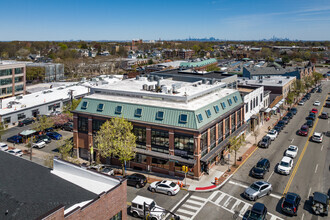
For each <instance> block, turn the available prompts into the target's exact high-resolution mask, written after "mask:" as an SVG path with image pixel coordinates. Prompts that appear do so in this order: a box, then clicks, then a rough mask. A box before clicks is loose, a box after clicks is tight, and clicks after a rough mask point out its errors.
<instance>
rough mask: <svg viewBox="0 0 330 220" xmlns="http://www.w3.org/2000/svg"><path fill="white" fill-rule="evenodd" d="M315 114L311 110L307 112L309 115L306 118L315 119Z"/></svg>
mask: <svg viewBox="0 0 330 220" xmlns="http://www.w3.org/2000/svg"><path fill="white" fill-rule="evenodd" d="M315 118H316V116H315V114H314V113H313V112H311V113H309V115H308V116H307V118H306V120H313V121H314V120H315Z"/></svg>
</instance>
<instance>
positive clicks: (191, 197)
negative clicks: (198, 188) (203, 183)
mask: <svg viewBox="0 0 330 220" xmlns="http://www.w3.org/2000/svg"><path fill="white" fill-rule="evenodd" d="M190 199H197V200H201V201H203V202H204V201H206V200H207V199H205V198H201V197H197V196H190Z"/></svg>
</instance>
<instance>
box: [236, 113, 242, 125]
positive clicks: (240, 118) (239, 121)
mask: <svg viewBox="0 0 330 220" xmlns="http://www.w3.org/2000/svg"><path fill="white" fill-rule="evenodd" d="M241 111H242V110H241V109H240V110H238V111H237V128H239V127H241V121H242V117H241Z"/></svg>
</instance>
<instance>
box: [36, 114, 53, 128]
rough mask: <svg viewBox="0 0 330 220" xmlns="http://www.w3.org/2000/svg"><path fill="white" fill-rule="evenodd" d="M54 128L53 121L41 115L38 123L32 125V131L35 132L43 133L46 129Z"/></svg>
mask: <svg viewBox="0 0 330 220" xmlns="http://www.w3.org/2000/svg"><path fill="white" fill-rule="evenodd" d="M53 126H54V120H53V118H51V117H47V116H45V115H43V116H42V117H40V118H39V121H37V122H36V123H34V125H33V129H34V130H36V131H44V130H45V129H46V128H51V127H53Z"/></svg>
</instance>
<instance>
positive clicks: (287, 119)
mask: <svg viewBox="0 0 330 220" xmlns="http://www.w3.org/2000/svg"><path fill="white" fill-rule="evenodd" d="M282 121H284V123H285V124H288V123H289V121H290V118H289V117H288V116H284V117H283V118H282Z"/></svg>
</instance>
